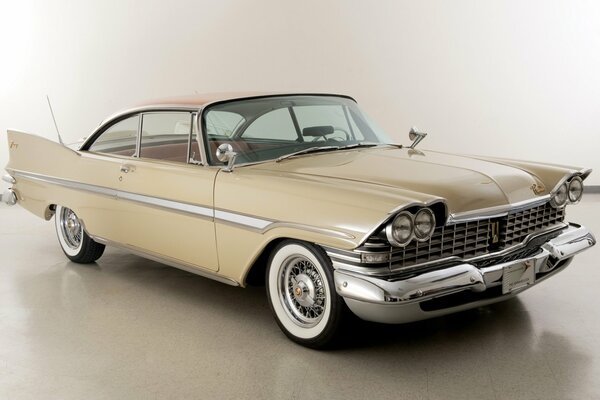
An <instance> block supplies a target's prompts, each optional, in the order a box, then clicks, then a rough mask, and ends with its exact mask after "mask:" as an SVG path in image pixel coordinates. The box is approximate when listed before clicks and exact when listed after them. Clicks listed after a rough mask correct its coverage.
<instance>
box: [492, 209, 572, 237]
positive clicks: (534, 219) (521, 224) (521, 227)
mask: <svg viewBox="0 0 600 400" xmlns="http://www.w3.org/2000/svg"><path fill="white" fill-rule="evenodd" d="M505 218H506V229H504V230H501V241H502V243H504V246H505V247H510V246H513V245H515V244H518V243H521V242H522V241H523V240H525V238H526V237H527V236H529V235H531V234H532V233H535V232H538V231H540V230H542V229H543V228H546V227H549V226H552V225H555V224H557V223H558V222H562V221H564V219H565V209H564V208H562V209H556V208H554V207H552V206H551V205H550V203H546V204H544V205H541V206H538V207H533V208H529V209H526V210H523V211H516V212H511V213H509V214H508V215H507V216H506V217H505Z"/></svg>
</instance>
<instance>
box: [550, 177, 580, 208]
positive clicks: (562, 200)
mask: <svg viewBox="0 0 600 400" xmlns="http://www.w3.org/2000/svg"><path fill="white" fill-rule="evenodd" d="M581 196H583V181H582V180H581V178H580V177H578V176H575V177H573V178H571V180H569V181H567V182H565V183H563V184H562V185H560V186H559V187H558V189H557V190H556V192H554V195H552V198H551V199H550V204H552V206H553V207H555V208H562V207H564V206H565V205H566V204H567V202H569V203H577V202H578V201H579V200H581Z"/></svg>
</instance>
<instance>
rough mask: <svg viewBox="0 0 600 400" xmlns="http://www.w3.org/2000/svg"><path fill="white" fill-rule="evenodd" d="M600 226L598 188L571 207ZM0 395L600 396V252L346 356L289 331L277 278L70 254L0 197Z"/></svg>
mask: <svg viewBox="0 0 600 400" xmlns="http://www.w3.org/2000/svg"><path fill="white" fill-rule="evenodd" d="M568 219H570V220H573V221H578V222H582V223H584V224H585V225H586V226H588V227H589V228H590V229H592V230H593V231H594V232H596V233H597V234H598V235H600V195H588V196H587V198H586V199H585V200H584V201H583V202H582V203H581V204H580V205H578V206H573V207H570V208H569V209H568ZM0 254H1V256H0V399H4V398H7V399H31V398H35V399H42V398H44V399H54V398H56V399H58V398H60V399H82V398H85V399H87V400H92V399H115V398H123V399H136V398H143V399H147V398H186V399H189V398H253V399H261V398H276V399H295V398H298V399H312V398H315V399H316V398H322V399H332V398H343V399H345V400H348V399H354V398H357V399H364V398H372V399H386V398H389V399H404V398H405V399H465V398H474V399H475V398H476V399H517V398H518V399H534V398H535V399H541V398H543V399H566V398H573V399H597V398H600V379H598V377H599V376H600V311H599V309H598V306H597V304H598V301H596V300H594V299H595V298H596V296H597V293H598V288H599V287H600V265H599V262H598V260H599V259H600V246H597V247H595V248H594V249H592V250H591V251H588V252H587V253H584V254H581V255H580V256H578V258H577V259H576V261H575V262H574V263H573V264H572V265H571V266H570V267H569V268H567V270H565V271H564V272H562V273H560V274H559V275H557V276H556V277H554V278H552V279H550V280H548V281H547V282H545V283H543V284H540V285H539V286H537V287H535V288H533V289H532V290H530V291H528V292H526V293H523V294H522V295H520V296H519V297H518V298H516V299H513V300H510V301H507V302H505V303H502V304H497V305H494V306H490V307H484V308H480V309H476V310H472V311H467V312H464V313H460V314H457V315H453V316H448V317H443V318H438V319H434V320H429V321H424V322H419V323H414V324H408V325H398V326H387V325H378V324H371V323H366V322H360V321H357V322H356V323H355V324H354V325H353V326H352V327H351V328H349V330H348V332H347V339H346V341H345V342H344V343H342V344H341V345H340V348H339V349H338V350H335V351H328V352H317V351H312V350H308V349H305V348H302V347H299V346H297V345H295V344H293V343H292V342H290V341H289V340H287V339H286V338H285V336H284V335H283V334H282V333H281V332H280V331H279V329H278V328H277V325H276V324H275V322H274V320H273V319H272V317H271V315H270V312H269V308H268V306H267V303H266V299H265V296H264V293H263V288H249V289H239V288H233V287H229V286H225V285H222V284H219V283H216V282H213V281H210V280H208V279H204V278H201V277H197V276H194V275H191V274H189V273H186V272H183V271H180V270H177V269H173V268H168V267H166V266H163V265H160V264H158V263H155V262H151V261H147V260H144V259H142V258H139V257H136V256H133V255H129V254H127V253H124V252H122V251H119V250H114V249H108V250H107V252H106V253H105V255H104V256H103V257H102V258H101V259H100V260H99V262H98V264H97V265H92V266H80V265H76V264H73V263H70V262H67V261H66V258H65V257H64V256H63V254H62V252H61V251H60V249H59V247H58V244H57V243H56V238H55V234H54V231H53V224H51V223H47V222H44V221H41V220H38V219H37V218H36V217H33V216H31V215H30V214H28V213H27V212H25V211H24V210H23V209H21V208H19V207H12V208H8V207H5V206H2V207H0Z"/></svg>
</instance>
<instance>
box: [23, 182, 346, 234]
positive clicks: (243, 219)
mask: <svg viewBox="0 0 600 400" xmlns="http://www.w3.org/2000/svg"><path fill="white" fill-rule="evenodd" d="M13 175H15V176H19V177H22V178H24V179H29V180H33V181H39V182H46V183H51V184H54V185H58V186H62V187H66V188H68V189H74V190H80V191H84V192H88V193H94V194H98V195H101V196H107V197H112V198H115V199H118V200H127V201H133V202H136V203H139V204H143V205H146V206H152V207H158V208H161V209H166V210H170V211H176V212H181V213H185V214H191V215H193V216H196V217H200V218H205V219H209V220H212V221H215V222H217V221H218V222H222V223H228V224H232V225H235V226H238V227H241V228H244V229H250V230H254V231H256V232H258V233H261V234H262V233H265V232H268V231H270V230H272V229H276V228H292V229H298V230H303V231H308V232H315V233H320V234H324V235H327V236H335V237H338V238H341V239H354V236H352V235H350V234H347V233H344V232H339V231H335V230H331V229H326V228H319V227H316V226H309V225H303V224H297V223H292V222H281V221H273V220H269V219H265V218H259V217H256V216H253V215H246V214H242V213H236V212H232V211H229V210H220V209H213V208H212V207H208V206H203V205H196V204H190V203H185V202H180V201H175V200H169V199H164V198H160V197H154V196H147V195H143V194H138V193H132V192H126V191H123V190H116V189H111V188H107V187H104V186H97V185H92V184H88V183H81V182H75V181H72V180H68V179H62V178H56V177H51V176H47V175H41V174H35V173H31V172H24V171H16V170H15V171H13Z"/></svg>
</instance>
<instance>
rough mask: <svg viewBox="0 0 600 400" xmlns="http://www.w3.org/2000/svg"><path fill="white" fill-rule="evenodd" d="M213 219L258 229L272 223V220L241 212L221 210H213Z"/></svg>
mask: <svg viewBox="0 0 600 400" xmlns="http://www.w3.org/2000/svg"><path fill="white" fill-rule="evenodd" d="M215 220H220V221H225V222H231V223H232V224H236V225H242V226H248V227H251V228H254V229H260V230H263V229H265V228H266V227H267V226H269V225H270V224H272V223H273V221H269V220H264V219H260V218H255V217H251V216H247V215H242V214H236V213H232V212H229V211H223V210H215Z"/></svg>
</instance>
